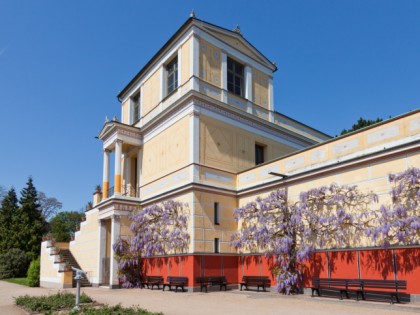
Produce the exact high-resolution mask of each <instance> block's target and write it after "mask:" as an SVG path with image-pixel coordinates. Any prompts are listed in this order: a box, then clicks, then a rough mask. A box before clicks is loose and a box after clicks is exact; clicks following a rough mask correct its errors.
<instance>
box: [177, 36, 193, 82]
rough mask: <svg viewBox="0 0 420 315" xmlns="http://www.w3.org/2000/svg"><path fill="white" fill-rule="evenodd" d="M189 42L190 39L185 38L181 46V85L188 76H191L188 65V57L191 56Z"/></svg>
mask: <svg viewBox="0 0 420 315" xmlns="http://www.w3.org/2000/svg"><path fill="white" fill-rule="evenodd" d="M190 42H191V39H189V40H187V41H186V42H185V43H184V44H183V45H182V48H181V59H182V65H181V67H182V68H181V82H180V85H181V86H182V85H183V84H184V83H186V82H187V81H188V80H189V78H190V76H191V69H190V68H191V67H190V64H191V62H190V58H191V48H190V45H191V44H190Z"/></svg>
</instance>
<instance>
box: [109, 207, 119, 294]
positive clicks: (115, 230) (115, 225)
mask: <svg viewBox="0 0 420 315" xmlns="http://www.w3.org/2000/svg"><path fill="white" fill-rule="evenodd" d="M119 237H120V216H118V215H114V216H112V221H111V244H109V246H111V251H110V252H111V257H110V260H111V261H110V268H109V285H110V286H111V287H118V284H119V283H118V265H117V261H116V260H115V258H114V249H113V247H112V245H114V244H115V243H116V241H117V240H118V238H119Z"/></svg>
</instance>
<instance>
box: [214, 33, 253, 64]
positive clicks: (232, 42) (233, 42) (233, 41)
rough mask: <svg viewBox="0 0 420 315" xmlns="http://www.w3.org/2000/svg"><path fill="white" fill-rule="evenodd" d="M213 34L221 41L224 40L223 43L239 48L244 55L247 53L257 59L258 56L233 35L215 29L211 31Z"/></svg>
mask: <svg viewBox="0 0 420 315" xmlns="http://www.w3.org/2000/svg"><path fill="white" fill-rule="evenodd" d="M212 33H213V34H214V35H216V36H217V37H219V38H220V39H222V41H224V42H225V43H227V44H228V45H230V46H231V47H233V48H235V49H237V50H239V51H240V52H242V53H243V54H244V55H247V56H249V57H251V58H253V59H255V60H259V57H258V56H257V55H256V54H254V53H253V52H252V51H251V50H250V49H249V48H248V47H246V46H245V45H244V44H242V43H241V42H240V41H239V40H238V39H236V38H235V37H233V36H228V35H225V34H222V33H219V32H216V31H213V32H212Z"/></svg>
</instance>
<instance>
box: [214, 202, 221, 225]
mask: <svg viewBox="0 0 420 315" xmlns="http://www.w3.org/2000/svg"><path fill="white" fill-rule="evenodd" d="M214 225H220V211H219V203H218V202H215V203H214Z"/></svg>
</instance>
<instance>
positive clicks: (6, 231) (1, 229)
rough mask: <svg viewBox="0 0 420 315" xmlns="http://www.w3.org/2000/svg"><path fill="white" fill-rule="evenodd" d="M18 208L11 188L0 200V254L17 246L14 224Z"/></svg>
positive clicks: (14, 193)
mask: <svg viewBox="0 0 420 315" xmlns="http://www.w3.org/2000/svg"><path fill="white" fill-rule="evenodd" d="M18 210H19V206H18V199H17V196H16V191H15V189H14V188H11V189H10V190H9V191H8V192H7V194H6V195H5V197H4V198H3V200H2V202H1V208H0V254H3V253H6V252H7V251H8V250H9V249H11V248H15V247H18V246H19V245H18V243H17V242H16V234H15V231H14V224H15V222H16V216H17V213H18Z"/></svg>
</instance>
